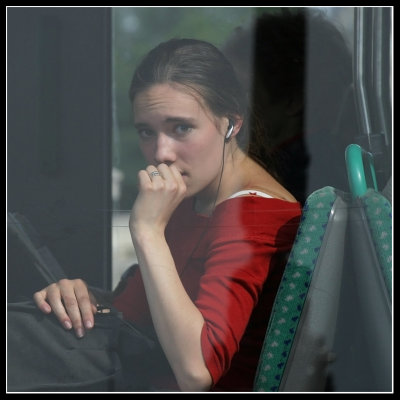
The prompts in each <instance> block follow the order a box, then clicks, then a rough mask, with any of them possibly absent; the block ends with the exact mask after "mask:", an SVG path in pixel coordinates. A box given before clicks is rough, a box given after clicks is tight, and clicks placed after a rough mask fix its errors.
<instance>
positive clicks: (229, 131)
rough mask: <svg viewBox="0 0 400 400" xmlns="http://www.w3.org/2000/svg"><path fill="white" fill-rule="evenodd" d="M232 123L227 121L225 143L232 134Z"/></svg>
mask: <svg viewBox="0 0 400 400" xmlns="http://www.w3.org/2000/svg"><path fill="white" fill-rule="evenodd" d="M233 127H234V125H233V122H232V121H231V120H229V126H228V131H227V132H226V135H225V142H229V139H230V138H231V135H232V132H233Z"/></svg>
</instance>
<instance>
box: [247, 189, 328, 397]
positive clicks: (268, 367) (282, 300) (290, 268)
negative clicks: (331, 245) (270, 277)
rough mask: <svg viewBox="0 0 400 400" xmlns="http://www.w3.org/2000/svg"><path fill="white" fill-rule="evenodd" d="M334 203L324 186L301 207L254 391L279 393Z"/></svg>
mask: <svg viewBox="0 0 400 400" xmlns="http://www.w3.org/2000/svg"><path fill="white" fill-rule="evenodd" d="M335 200H336V193H335V190H334V189H333V188H332V187H329V186H327V187H324V188H322V189H319V190H317V191H315V192H314V193H312V194H311V195H310V196H309V197H308V199H307V201H306V203H305V205H304V208H303V214H302V218H301V222H300V226H299V229H298V232H297V235H296V239H295V242H294V245H293V247H292V250H291V253H290V256H289V260H288V263H287V265H286V268H285V272H284V275H283V277H282V281H281V284H280V287H279V290H278V293H277V296H276V299H275V303H274V307H273V311H272V314H271V318H270V321H269V325H268V329H267V334H266V336H265V340H264V343H263V348H262V351H261V356H260V361H259V365H258V370H257V374H256V378H255V382H254V390H255V391H266V392H276V391H278V390H279V386H280V382H281V379H282V376H283V373H284V370H285V366H286V364H287V361H288V357H289V354H290V351H291V347H292V344H293V340H294V338H295V334H296V329H297V326H298V323H299V320H300V317H301V313H302V311H303V307H304V304H305V301H306V297H307V293H308V290H309V287H310V283H311V280H312V277H313V272H314V268H315V265H316V262H317V260H318V257H319V252H320V248H321V245H322V242H323V238H324V234H325V229H326V226H327V223H328V220H329V217H330V214H331V209H332V206H333V204H334V202H335Z"/></svg>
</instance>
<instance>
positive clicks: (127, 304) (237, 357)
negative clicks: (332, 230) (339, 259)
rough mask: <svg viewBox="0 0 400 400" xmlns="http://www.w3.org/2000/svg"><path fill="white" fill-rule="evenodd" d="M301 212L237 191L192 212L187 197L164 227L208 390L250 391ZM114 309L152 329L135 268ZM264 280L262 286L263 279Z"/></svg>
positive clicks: (288, 204)
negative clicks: (196, 320)
mask: <svg viewBox="0 0 400 400" xmlns="http://www.w3.org/2000/svg"><path fill="white" fill-rule="evenodd" d="M300 215H301V207H300V204H299V203H291V202H287V201H283V200H279V199H273V198H265V197H261V196H257V195H255V196H243V197H236V198H232V199H228V200H226V201H224V202H223V203H221V204H219V205H218V206H217V207H216V209H215V211H214V214H213V215H212V217H205V216H201V215H198V214H196V213H195V212H194V210H193V199H192V200H186V201H184V202H183V203H182V204H181V205H180V206H179V207H178V209H177V210H176V211H175V213H174V214H173V216H172V217H171V220H170V222H169V224H168V227H167V229H166V239H167V242H168V244H169V246H170V249H171V252H172V256H173V258H174V260H175V264H176V268H177V270H178V272H179V275H180V278H181V280H182V284H183V285H184V287H185V289H186V291H187V293H188V294H189V296H190V298H191V299H192V300H193V301H194V303H195V304H196V306H197V307H198V309H199V310H200V311H201V313H202V314H203V317H204V320H205V324H204V327H203V330H202V334H201V346H202V350H203V355H204V359H205V362H206V365H207V367H208V369H209V372H210V374H211V377H212V379H213V387H212V389H211V390H214V391H252V386H253V380H254V376H255V372H256V368H257V363H258V357H259V354H260V351H261V346H262V343H263V339H264V335H265V331H266V328H267V324H268V319H269V314H270V311H271V308H272V304H273V301H274V298H275V294H276V291H277V288H278V285H279V282H280V279H281V276H282V272H283V267H284V265H285V261H286V256H287V253H288V252H289V251H290V249H291V246H292V244H293V240H294V237H295V234H296V232H297V228H298V224H299V220H300ZM128 279H129V281H128V283H127V286H126V288H125V290H124V291H123V292H122V293H121V294H120V295H119V296H118V297H117V298H116V299H115V301H114V306H115V307H116V308H117V309H119V310H120V311H122V313H123V315H124V318H126V319H128V320H131V321H134V322H135V323H136V324H137V325H139V326H142V327H144V328H149V327H151V326H152V321H151V316H150V312H149V308H148V305H147V301H146V295H145V291H144V287H143V283H142V280H141V276H140V271H139V270H138V271H137V272H136V273H135V274H134V275H133V276H132V277H130V278H128ZM265 282H266V284H265V285H264V283H265Z"/></svg>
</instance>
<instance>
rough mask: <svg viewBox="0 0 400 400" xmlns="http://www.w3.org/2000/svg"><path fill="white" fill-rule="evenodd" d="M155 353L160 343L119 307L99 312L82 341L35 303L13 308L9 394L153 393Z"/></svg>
mask: <svg viewBox="0 0 400 400" xmlns="http://www.w3.org/2000/svg"><path fill="white" fill-rule="evenodd" d="M155 351H156V352H157V351H158V349H157V345H156V344H155V342H154V341H153V340H151V339H150V338H148V337H147V336H145V335H144V334H142V333H141V332H139V331H138V330H137V329H135V327H133V326H131V325H130V324H129V323H127V322H126V321H124V320H123V319H122V318H121V315H120V313H119V312H118V311H116V310H115V309H113V308H110V309H109V310H107V312H104V313H97V314H96V315H95V326H94V328H93V329H91V330H89V331H87V332H86V334H85V336H84V337H83V338H81V339H79V338H77V337H76V335H75V333H74V331H73V330H70V331H67V330H65V329H64V328H63V327H62V326H61V324H60V322H59V321H58V320H57V319H56V317H55V316H54V315H53V314H50V315H46V314H43V313H42V312H41V311H40V310H39V309H38V308H37V307H36V305H35V304H34V303H33V302H32V301H27V302H19V303H9V304H8V305H7V385H8V387H7V390H8V391H9V392H37V391H43V392H109V391H149V390H150V389H149V382H148V381H149V378H150V375H151V372H150V371H149V368H150V367H149V366H147V364H146V360H148V359H149V358H151V356H150V355H151V354H153V353H154V352H155ZM126 363H130V364H129V365H128V366H126V367H125V364H126Z"/></svg>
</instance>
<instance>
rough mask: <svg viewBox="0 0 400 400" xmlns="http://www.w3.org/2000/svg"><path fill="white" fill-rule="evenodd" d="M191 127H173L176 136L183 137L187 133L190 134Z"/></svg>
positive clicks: (186, 125)
mask: <svg viewBox="0 0 400 400" xmlns="http://www.w3.org/2000/svg"><path fill="white" fill-rule="evenodd" d="M192 129H193V127H192V126H191V125H188V124H178V125H175V128H174V131H175V133H176V134H177V135H180V136H183V135H187V134H188V133H189V132H191V131H192Z"/></svg>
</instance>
